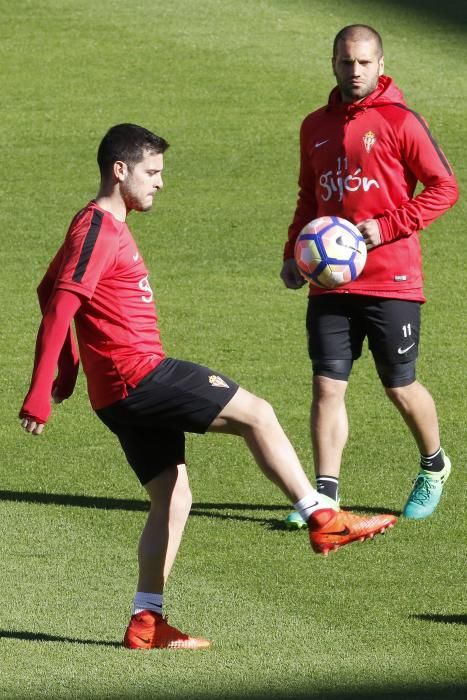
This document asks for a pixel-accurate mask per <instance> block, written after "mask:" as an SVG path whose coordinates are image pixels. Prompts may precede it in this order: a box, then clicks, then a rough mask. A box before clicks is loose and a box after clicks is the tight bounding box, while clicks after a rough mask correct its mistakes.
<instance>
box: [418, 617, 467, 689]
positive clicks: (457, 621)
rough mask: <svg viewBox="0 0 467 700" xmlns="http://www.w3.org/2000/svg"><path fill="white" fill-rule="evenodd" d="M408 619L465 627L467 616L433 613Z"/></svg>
mask: <svg viewBox="0 0 467 700" xmlns="http://www.w3.org/2000/svg"><path fill="white" fill-rule="evenodd" d="M410 617H411V618H412V620H422V622H442V623H443V622H444V624H446V625H467V615H436V614H435V613H425V614H420V615H410ZM466 697H467V690H466Z"/></svg>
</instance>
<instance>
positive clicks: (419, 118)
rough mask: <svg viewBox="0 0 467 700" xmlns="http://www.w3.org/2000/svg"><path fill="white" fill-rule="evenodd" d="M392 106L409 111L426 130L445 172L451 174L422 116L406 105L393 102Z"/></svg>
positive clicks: (444, 157)
mask: <svg viewBox="0 0 467 700" xmlns="http://www.w3.org/2000/svg"><path fill="white" fill-rule="evenodd" d="M393 107H400V108H401V109H405V110H406V111H407V112H410V113H411V114H413V115H414V117H415V119H416V120H417V121H418V122H419V123H420V124H421V125H422V126H423V128H424V129H425V132H426V134H427V136H428V138H429V139H430V141H431V143H432V144H433V147H434V149H435V151H436V153H437V154H438V156H439V159H440V161H441V163H442V164H443V165H444V167H445V168H446V172H447V174H448V175H452V170H451V166H450V165H449V163H448V161H447V158H446V156H445V155H444V153H443V151H442V150H441V148H440V147H439V146H438V144H437V143H436V141H435V140H434V138H433V135H432V133H431V131H430V130H429V128H428V127H427V125H426V123H425V121H424V120H423V119H422V117H421V116H420V115H419V114H418V113H417V112H414V111H413V109H409V108H408V107H406V105H402V104H398V103H394V104H393Z"/></svg>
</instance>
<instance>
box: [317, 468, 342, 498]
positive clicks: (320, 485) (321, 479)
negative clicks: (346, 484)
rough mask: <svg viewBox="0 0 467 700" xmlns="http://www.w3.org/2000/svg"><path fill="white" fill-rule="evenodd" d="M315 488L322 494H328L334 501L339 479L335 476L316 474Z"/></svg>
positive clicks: (336, 495) (336, 496)
mask: <svg viewBox="0 0 467 700" xmlns="http://www.w3.org/2000/svg"><path fill="white" fill-rule="evenodd" d="M316 490H317V491H318V493H319V494H321V495H322V496H328V497H329V498H332V499H333V500H334V501H337V500H338V490H339V479H336V477H335V476H326V475H325V474H318V476H317V477H316Z"/></svg>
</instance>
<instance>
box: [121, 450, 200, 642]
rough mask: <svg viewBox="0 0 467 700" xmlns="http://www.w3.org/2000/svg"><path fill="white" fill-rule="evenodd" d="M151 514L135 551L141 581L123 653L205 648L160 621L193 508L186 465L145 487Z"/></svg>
mask: <svg viewBox="0 0 467 700" xmlns="http://www.w3.org/2000/svg"><path fill="white" fill-rule="evenodd" d="M145 489H146V491H147V492H148V494H149V498H150V510H149V514H148V517H147V520H146V524H145V526H144V529H143V532H142V534H141V538H140V542H139V547H138V563H139V579H138V587H137V591H138V592H137V593H136V596H135V599H134V602H133V614H132V617H131V620H130V623H129V625H128V628H127V630H126V632H125V637H124V640H123V645H124V646H125V647H126V648H127V649H205V648H207V647H209V646H210V643H209V642H208V641H207V640H205V639H200V638H197V637H190V636H189V635H187V634H185V633H183V632H180V630H178V629H176V628H175V627H172V626H171V625H169V624H168V622H167V619H166V618H164V617H163V616H162V601H163V592H164V585H165V582H166V581H167V578H168V576H169V573H170V571H171V569H172V565H173V563H174V560H175V557H176V555H177V552H178V549H179V546H180V541H181V538H182V535H183V530H184V528H185V523H186V520H187V518H188V514H189V512H190V507H191V500H192V499H191V491H190V486H189V483H188V475H187V471H186V467H185V465H184V464H179V465H177V466H174V467H173V468H168V469H165V470H164V471H163V472H161V474H159V475H158V476H157V477H155V478H154V479H152V480H151V481H150V482H149V483H147V484H145Z"/></svg>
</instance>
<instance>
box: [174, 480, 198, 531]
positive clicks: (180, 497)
mask: <svg viewBox="0 0 467 700" xmlns="http://www.w3.org/2000/svg"><path fill="white" fill-rule="evenodd" d="M192 504H193V496H192V493H191V489H190V487H189V486H188V484H184V485H183V486H182V487H179V488H176V489H174V491H173V493H172V496H171V498H170V504H169V512H170V520H171V521H172V522H174V521H176V522H179V523H185V522H186V520H187V518H188V515H189V513H190V510H191V506H192Z"/></svg>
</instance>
